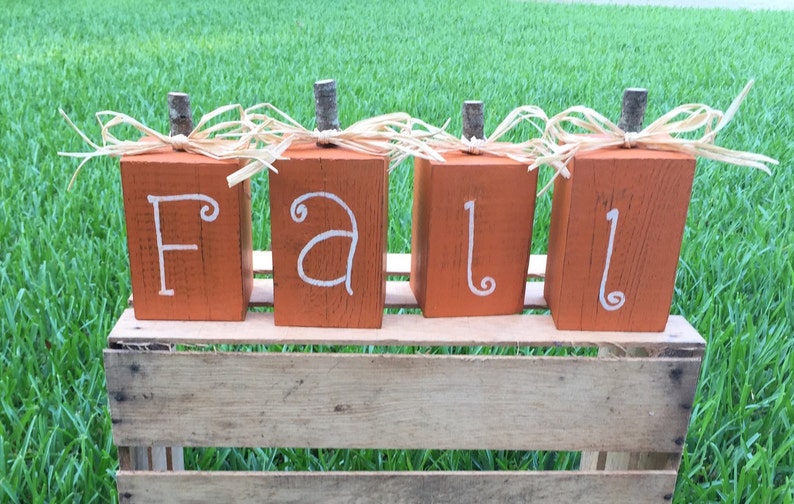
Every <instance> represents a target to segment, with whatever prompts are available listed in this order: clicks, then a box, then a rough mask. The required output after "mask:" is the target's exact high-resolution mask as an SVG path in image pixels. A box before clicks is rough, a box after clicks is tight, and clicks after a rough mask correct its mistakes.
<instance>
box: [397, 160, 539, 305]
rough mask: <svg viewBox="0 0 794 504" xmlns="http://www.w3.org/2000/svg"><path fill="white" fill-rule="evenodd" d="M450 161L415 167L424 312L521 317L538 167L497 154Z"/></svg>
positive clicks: (417, 265)
mask: <svg viewBox="0 0 794 504" xmlns="http://www.w3.org/2000/svg"><path fill="white" fill-rule="evenodd" d="M444 157H445V159H446V162H444V163H439V162H435V161H428V160H424V159H417V160H416V161H415V167H414V170H415V172H414V206H413V212H412V233H411V249H412V251H413V255H412V264H411V279H410V283H411V289H412V290H413V292H414V294H415V295H416V299H417V301H418V303H419V306H420V307H421V308H422V313H423V314H424V316H426V317H461V316H480V315H504V314H510V313H520V312H521V310H522V309H523V302H524V290H525V286H526V282H525V276H524V275H523V273H524V272H525V271H526V270H527V268H528V261H529V250H530V246H531V241H532V225H533V220H534V212H535V194H536V192H537V178H538V174H537V170H533V171H531V172H527V169H526V166H525V165H523V164H521V163H518V162H516V161H513V160H511V159H506V158H502V157H498V156H492V155H489V154H483V155H481V156H470V155H468V154H465V153H462V152H449V153H446V154H444Z"/></svg>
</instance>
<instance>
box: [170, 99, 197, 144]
mask: <svg viewBox="0 0 794 504" xmlns="http://www.w3.org/2000/svg"><path fill="white" fill-rule="evenodd" d="M168 119H169V123H170V125H171V136H177V135H185V136H188V135H189V134H190V132H191V131H193V113H192V111H191V110H190V95H188V94H186V93H176V92H173V93H168Z"/></svg>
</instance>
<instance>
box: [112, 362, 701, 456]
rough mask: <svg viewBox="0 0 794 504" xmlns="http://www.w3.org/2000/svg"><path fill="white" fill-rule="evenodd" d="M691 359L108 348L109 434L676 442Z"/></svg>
mask: <svg viewBox="0 0 794 504" xmlns="http://www.w3.org/2000/svg"><path fill="white" fill-rule="evenodd" d="M699 363H700V360H699V359H697V358H673V359H667V358H662V359H659V358H645V359H631V360H602V359H592V358H577V357H515V356H512V357H494V356H487V357H486V356H449V355H447V356H428V355H395V354H379V355H371V354H302V353H294V354H290V353H277V354H270V353H239V352H232V353H221V352H218V353H215V352H213V353H208V352H177V353H174V352H140V351H119V350H106V351H105V370H106V373H107V387H108V396H109V402H110V411H111V419H112V423H113V436H114V440H115V442H116V444H117V445H120V446H157V445H165V446H172V445H182V446H277V447H315V448H326V447H327V448H396V449H418V448H436V449H455V448H457V449H512V450H529V449H539V450H600V451H632V452H640V451H658V452H675V451H680V449H681V447H682V446H683V439H684V436H685V435H686V429H687V421H688V418H689V411H690V409H691V405H692V398H693V396H694V391H695V386H696V384H697V379H698V370H699Z"/></svg>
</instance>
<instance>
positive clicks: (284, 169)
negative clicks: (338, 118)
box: [270, 145, 389, 328]
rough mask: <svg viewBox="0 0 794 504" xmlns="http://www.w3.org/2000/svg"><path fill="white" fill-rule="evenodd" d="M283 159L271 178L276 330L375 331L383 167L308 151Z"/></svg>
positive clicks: (327, 151)
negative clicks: (310, 328)
mask: <svg viewBox="0 0 794 504" xmlns="http://www.w3.org/2000/svg"><path fill="white" fill-rule="evenodd" d="M284 156H285V157H288V158H289V159H288V160H283V161H278V162H277V163H275V165H274V166H275V167H276V169H278V171H279V172H278V173H277V174H276V173H271V174H270V218H271V234H272V244H271V247H272V250H273V283H274V287H273V288H274V293H273V295H274V311H275V314H274V318H275V324H276V325H281V326H303V327H351V328H355V327H361V328H377V327H380V326H381V322H382V320H383V309H384V303H385V299H386V232H387V223H388V181H389V179H388V159H387V158H386V157H379V156H370V155H366V154H360V153H357V152H353V151H349V150H344V149H340V148H321V147H316V146H314V145H302V146H295V147H291V148H290V149H289V150H288V151H287V152H286V153H285V154H284ZM351 214H352V217H351ZM328 233H331V234H332V235H333V236H332V235H329V234H328ZM302 254H303V255H302Z"/></svg>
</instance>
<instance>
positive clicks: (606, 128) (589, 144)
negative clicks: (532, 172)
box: [534, 80, 778, 190]
mask: <svg viewBox="0 0 794 504" xmlns="http://www.w3.org/2000/svg"><path fill="white" fill-rule="evenodd" d="M753 83H754V81H752V80H751V81H750V82H748V83H747V85H746V86H745V87H744V89H743V90H742V92H741V93H739V95H738V96H737V97H736V98H735V99H734V100H733V103H731V106H730V107H728V109H727V110H726V111H725V112H724V113H723V112H721V111H719V110H715V109H713V108H711V107H709V106H708V105H703V104H687V105H681V106H679V107H676V108H674V109H673V110H671V111H670V112H668V113H666V114H664V115H663V116H661V117H660V118H659V119H657V120H656V121H654V122H653V123H651V124H650V125H649V126H648V127H647V128H645V129H643V130H642V131H640V132H639V133H631V132H625V131H623V130H621V129H620V128H618V127H617V126H616V125H615V124H614V123H612V122H610V121H609V119H607V118H606V117H604V116H603V115H601V114H599V113H598V112H596V111H595V110H592V109H590V108H587V107H582V106H576V107H571V108H569V109H567V110H564V111H563V112H561V113H559V114H557V115H556V116H554V117H552V118H551V119H549V121H548V122H547V123H546V133H545V137H546V139H547V141H548V146H549V148H550V149H551V150H553V154H550V155H545V156H541V157H538V159H537V160H536V161H535V165H534V166H539V165H541V164H549V163H551V164H556V163H565V164H567V163H568V162H569V161H570V160H571V159H572V158H573V157H574V156H575V155H576V154H577V153H579V152H586V151H592V150H597V149H606V148H610V147H623V148H629V149H631V148H634V147H643V148H646V149H654V150H662V151H673V152H681V153H685V154H689V155H691V156H694V157H705V158H709V159H713V160H715V161H721V162H723V163H729V164H734V165H739V166H749V167H752V168H757V169H759V170H762V171H764V172H766V173H767V174H768V173H770V171H769V168H768V167H767V166H766V165H765V164H764V163H770V164H775V165H776V164H778V161H777V160H775V159H772V158H770V157H767V156H764V155H762V154H754V153H751V152H742V151H735V150H731V149H726V148H724V147H718V146H716V145H714V139H715V137H716V136H717V133H719V132H720V131H721V130H722V129H724V128H725V126H727V125H728V123H729V122H730V121H731V119H733V116H734V115H736V111H737V110H738V109H739V106H740V105H741V104H742V101H743V100H744V98H745V97H746V96H747V93H749V92H750V89H751V88H752V87H753ZM566 124H568V125H571V126H574V127H577V128H581V129H583V130H585V131H587V132H588V133H585V134H581V133H569V132H567V131H565V129H564V128H563V126H564V125H566ZM701 129H702V130H704V133H703V135H702V136H701V137H700V138H698V139H688V138H682V137H680V136H678V135H683V134H687V133H693V132H696V131H699V130H701ZM555 145H556V147H555ZM559 173H560V171H559V170H558V174H559ZM563 175H565V174H564V173H563ZM566 176H567V175H566ZM555 177H556V175H555ZM549 184H551V182H550V183H549ZM547 187H548V186H547ZM544 190H545V188H544Z"/></svg>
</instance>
